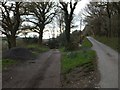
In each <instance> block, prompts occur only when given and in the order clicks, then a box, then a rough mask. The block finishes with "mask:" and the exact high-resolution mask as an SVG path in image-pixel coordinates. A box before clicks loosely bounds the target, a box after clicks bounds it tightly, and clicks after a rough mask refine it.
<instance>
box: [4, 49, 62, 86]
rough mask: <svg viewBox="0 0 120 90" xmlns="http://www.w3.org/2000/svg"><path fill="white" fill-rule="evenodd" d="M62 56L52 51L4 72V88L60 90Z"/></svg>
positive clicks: (56, 51)
mask: <svg viewBox="0 0 120 90" xmlns="http://www.w3.org/2000/svg"><path fill="white" fill-rule="evenodd" d="M60 56H61V55H60V52H59V51H58V50H50V51H48V52H46V53H43V54H41V55H40V56H39V58H38V59H36V60H31V61H30V60H29V61H27V62H25V63H22V64H20V65H18V66H14V67H12V68H9V69H8V70H7V71H3V82H2V83H3V85H2V86H3V88H59V87H60Z"/></svg>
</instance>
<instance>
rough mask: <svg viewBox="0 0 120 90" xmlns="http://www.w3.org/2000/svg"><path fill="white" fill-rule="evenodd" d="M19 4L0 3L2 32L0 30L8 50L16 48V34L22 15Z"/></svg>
mask: <svg viewBox="0 0 120 90" xmlns="http://www.w3.org/2000/svg"><path fill="white" fill-rule="evenodd" d="M21 5H22V3H21V2H13V3H10V2H1V7H0V9H1V12H2V20H0V23H1V24H2V28H3V30H0V31H1V32H2V34H4V35H6V37H7V41H8V47H9V49H10V48H12V47H15V46H16V32H17V31H18V30H19V26H20V24H21V19H20V16H21V15H22V14H23V11H24V10H22V13H21V12H20V11H21V9H22V8H21Z"/></svg>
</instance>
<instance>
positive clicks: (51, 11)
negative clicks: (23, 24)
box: [27, 2, 57, 44]
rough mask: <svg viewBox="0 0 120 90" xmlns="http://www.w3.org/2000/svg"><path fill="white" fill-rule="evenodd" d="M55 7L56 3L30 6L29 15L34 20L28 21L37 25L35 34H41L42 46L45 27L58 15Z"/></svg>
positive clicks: (29, 19)
mask: <svg viewBox="0 0 120 90" xmlns="http://www.w3.org/2000/svg"><path fill="white" fill-rule="evenodd" d="M55 6H56V5H55V3H54V2H32V3H29V4H28V9H29V14H31V15H32V18H28V19H27V21H29V22H32V23H34V24H35V25H36V29H34V32H37V33H38V34H39V43H40V44H41V43H42V37H43V30H44V28H45V26H46V25H47V24H49V23H51V22H52V20H53V18H54V16H55V15H56V13H57V10H56V8H54V7H55Z"/></svg>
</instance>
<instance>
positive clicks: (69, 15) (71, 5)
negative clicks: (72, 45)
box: [60, 0, 78, 43]
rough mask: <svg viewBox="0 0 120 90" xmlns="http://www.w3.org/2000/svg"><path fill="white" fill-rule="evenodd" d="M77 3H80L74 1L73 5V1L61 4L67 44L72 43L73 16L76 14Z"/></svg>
mask: <svg viewBox="0 0 120 90" xmlns="http://www.w3.org/2000/svg"><path fill="white" fill-rule="evenodd" d="M77 3H78V2H77V1H74V3H73V2H72V0H71V1H70V2H67V3H66V2H60V4H61V6H62V7H61V8H62V10H63V11H64V21H65V34H66V40H67V43H69V42H70V31H71V23H72V20H73V14H74V10H75V8H76V5H77ZM68 8H70V12H69V10H68Z"/></svg>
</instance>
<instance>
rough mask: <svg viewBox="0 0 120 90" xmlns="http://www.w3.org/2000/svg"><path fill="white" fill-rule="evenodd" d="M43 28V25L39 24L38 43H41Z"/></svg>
mask: <svg viewBox="0 0 120 90" xmlns="http://www.w3.org/2000/svg"><path fill="white" fill-rule="evenodd" d="M43 30H44V25H42V26H40V31H39V40H38V43H39V44H42V38H43Z"/></svg>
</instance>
